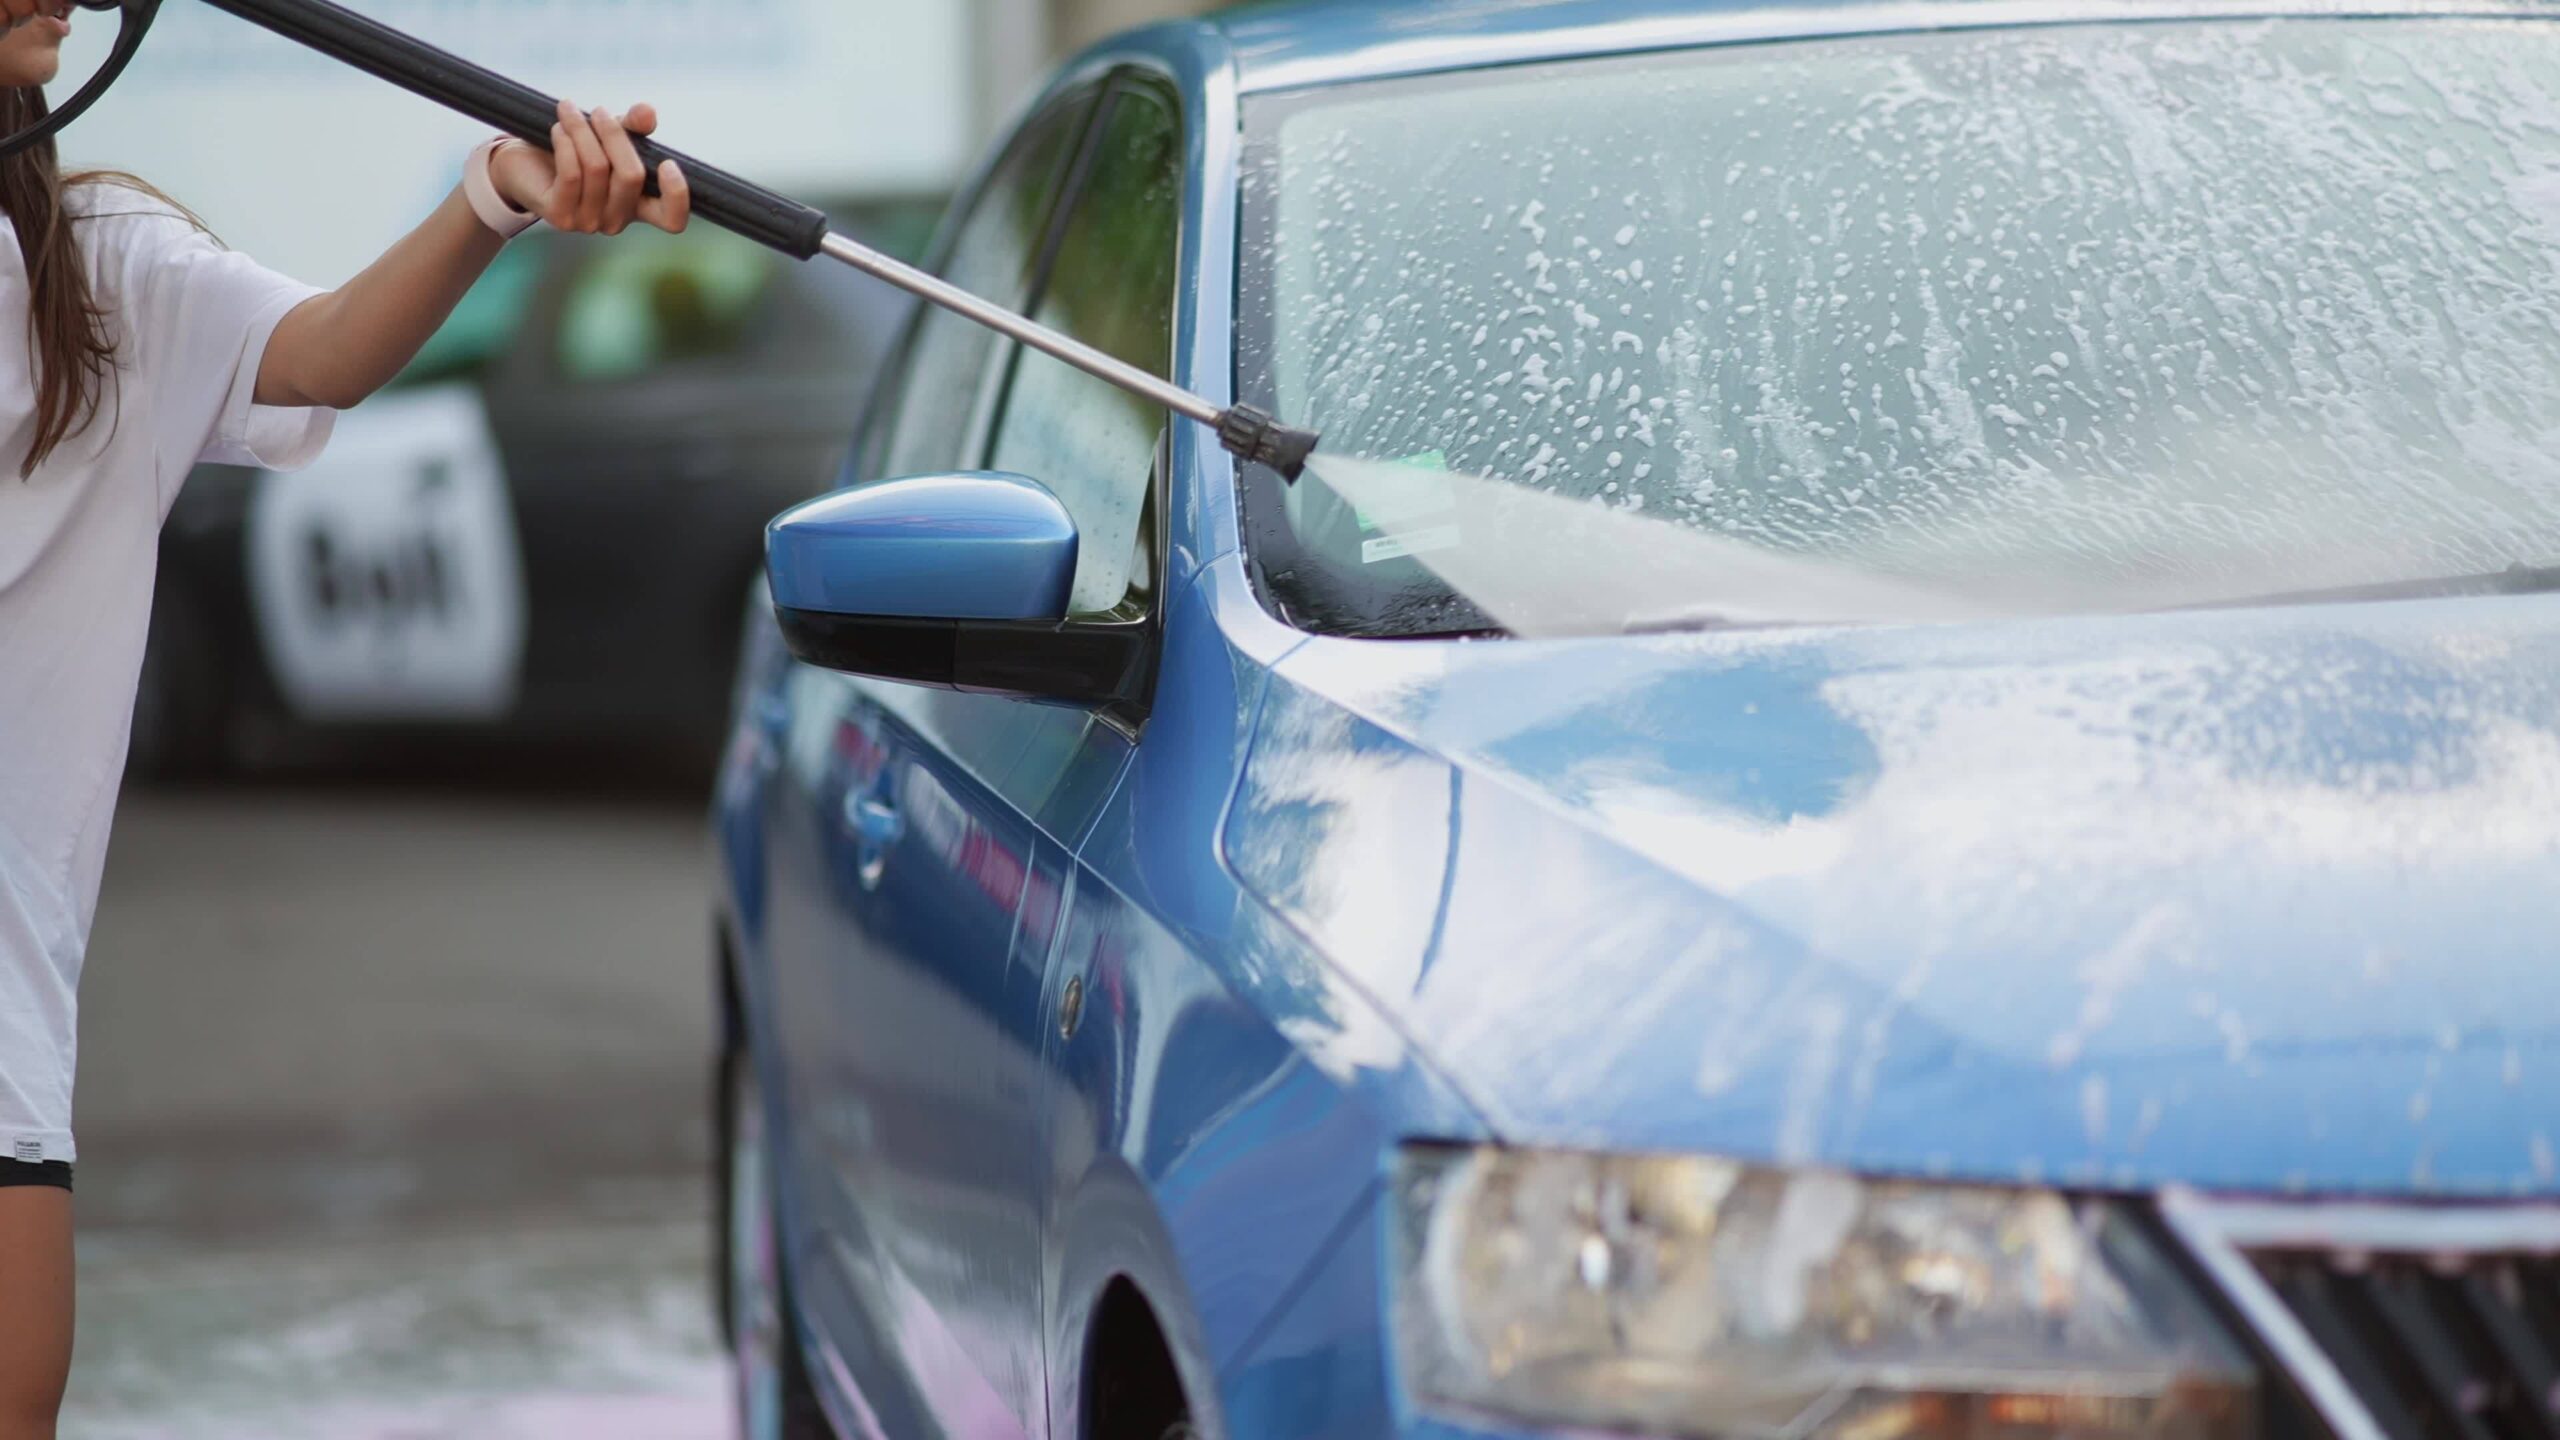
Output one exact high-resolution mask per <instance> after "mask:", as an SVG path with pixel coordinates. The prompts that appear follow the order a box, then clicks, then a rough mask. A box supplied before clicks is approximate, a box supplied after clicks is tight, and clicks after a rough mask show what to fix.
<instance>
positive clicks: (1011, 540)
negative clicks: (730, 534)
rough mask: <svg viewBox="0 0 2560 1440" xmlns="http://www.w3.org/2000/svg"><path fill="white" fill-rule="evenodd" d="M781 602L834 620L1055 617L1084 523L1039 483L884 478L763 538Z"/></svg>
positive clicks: (995, 475) (966, 476)
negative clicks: (854, 617)
mask: <svg viewBox="0 0 2560 1440" xmlns="http://www.w3.org/2000/svg"><path fill="white" fill-rule="evenodd" d="M765 575H766V578H767V579H768V580H769V581H770V582H771V585H772V589H773V603H774V604H776V605H779V606H781V607H782V608H784V609H786V610H814V611H817V612H819V613H821V614H827V615H877V616H888V617H896V618H900V619H916V620H1055V619H1058V618H1059V617H1060V616H1063V615H1065V614H1066V613H1067V594H1068V591H1069V590H1070V589H1072V588H1073V586H1074V584H1075V578H1076V525H1075V521H1074V520H1073V519H1072V518H1071V517H1069V515H1068V514H1067V507H1065V506H1064V505H1061V504H1059V503H1058V497H1057V496H1055V495H1052V494H1050V493H1049V490H1048V487H1046V486H1044V485H1042V484H1041V483H1040V482H1039V481H1037V480H1033V479H1029V478H1027V477H1025V476H1021V475H1006V474H1002V473H1000V472H997V471H991V470H977V471H969V472H965V473H962V474H956V475H917V476H911V477H908V478H905V479H900V480H883V481H880V482H878V483H876V484H871V485H862V486H857V487H855V488H853V489H850V490H838V491H836V492H834V493H833V494H829V495H821V496H819V497H818V498H816V499H814V500H811V501H808V502H806V503H804V504H800V505H795V506H793V507H792V508H791V509H789V510H786V511H784V512H782V513H781V514H780V515H777V516H775V517H774V519H773V523H772V524H771V525H770V526H768V527H767V528H766V530H765Z"/></svg>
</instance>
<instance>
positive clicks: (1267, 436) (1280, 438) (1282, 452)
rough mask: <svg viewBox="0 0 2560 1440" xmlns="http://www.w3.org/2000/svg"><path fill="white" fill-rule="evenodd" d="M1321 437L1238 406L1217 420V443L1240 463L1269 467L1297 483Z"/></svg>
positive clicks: (1266, 411)
mask: <svg viewBox="0 0 2560 1440" xmlns="http://www.w3.org/2000/svg"><path fill="white" fill-rule="evenodd" d="M1319 438H1321V437H1319V436H1318V435H1317V434H1316V433H1315V432H1314V431H1312V430H1297V429H1293V428H1291V427H1289V426H1287V425H1283V424H1281V423H1280V422H1279V421H1278V420H1275V419H1273V418H1272V416H1271V412H1270V411H1268V410H1262V409H1257V408H1256V407H1254V406H1251V405H1237V406H1234V407H1232V408H1230V409H1229V410H1228V411H1227V413H1225V414H1224V415H1221V416H1219V417H1218V441H1219V443H1220V444H1223V445H1225V446H1226V447H1227V453H1228V454H1230V455H1233V456H1235V457H1236V458H1237V459H1239V460H1250V461H1253V462H1255V463H1257V464H1262V465H1268V466H1270V467H1271V468H1272V469H1274V470H1277V471H1279V472H1280V478H1281V479H1283V480H1289V481H1295V480H1296V479H1297V478H1298V476H1299V475H1301V474H1303V473H1304V472H1305V471H1306V468H1307V457H1308V456H1309V455H1311V454H1313V453H1314V452H1315V448H1316V441H1317V440H1318V439H1319Z"/></svg>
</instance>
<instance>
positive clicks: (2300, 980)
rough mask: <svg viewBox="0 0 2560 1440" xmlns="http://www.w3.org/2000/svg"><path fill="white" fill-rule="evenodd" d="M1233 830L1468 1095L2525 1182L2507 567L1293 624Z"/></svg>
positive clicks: (2555, 687) (2528, 805)
mask: <svg viewBox="0 0 2560 1440" xmlns="http://www.w3.org/2000/svg"><path fill="white" fill-rule="evenodd" d="M1227 851H1228V856H1229V861H1230V863H1231V864H1232V865H1233V866H1234V867H1235V869H1236V871H1237V873H1238V875H1239V877H1240V879H1241V880H1242V881H1243V883H1244V884H1245V885H1246V886H1247V887H1248V889H1250V890H1252V891H1253V892H1254V893H1256V894H1257V895H1258V896H1260V897H1261V898H1262V899H1263V900H1264V901H1265V902H1266V903H1268V904H1269V905H1270V906H1271V907H1272V908H1273V909H1275V910H1276V911H1278V912H1279V913H1280V914H1281V915H1282V916H1283V917H1284V918H1286V919H1287V920H1288V921H1290V923H1291V924H1292V925H1293V926H1294V927H1295V928H1296V929H1297V930H1298V931H1300V932H1301V933H1302V934H1304V935H1307V936H1308V937H1310V938H1311V939H1312V940H1313V941H1314V942H1315V944H1316V945H1317V946H1318V947H1319V948H1321V949H1322V950H1323V951H1324V952H1325V954H1326V956H1327V959H1328V961H1329V964H1328V966H1327V967H1326V968H1325V971H1324V974H1325V977H1326V979H1325V982H1324V983H1330V984H1338V985H1343V986H1348V987H1354V988H1356V989H1357V990H1358V991H1361V992H1364V993H1365V994H1366V995H1367V996H1368V997H1370V998H1371V999H1373V1000H1374V1001H1376V1002H1377V1003H1378V1004H1379V1005H1381V1006H1383V1007H1384V1008H1385V1010H1386V1011H1387V1012H1388V1014H1389V1015H1390V1016H1391V1017H1392V1019H1393V1023H1394V1025H1395V1027H1396V1029H1397V1030H1398V1031H1400V1032H1401V1033H1402V1035H1403V1036H1406V1037H1409V1038H1410V1040H1411V1042H1412V1043H1413V1044H1414V1045H1416V1046H1417V1047H1419V1048H1420V1049H1421V1050H1422V1051H1423V1052H1424V1053H1426V1054H1427V1055H1429V1056H1430V1057H1431V1058H1432V1060H1433V1061H1434V1062H1435V1063H1436V1064H1437V1065H1438V1066H1439V1067H1441V1068H1442V1069H1443V1070H1444V1071H1445V1072H1446V1073H1447V1074H1448V1075H1449V1076H1450V1077H1451V1078H1452V1079H1453V1080H1454V1081H1455V1082H1456V1083H1457V1084H1458V1085H1459V1086H1460V1087H1461V1088H1462V1089H1463V1090H1465V1091H1466V1092H1467V1093H1468V1094H1469V1095H1470V1097H1471V1098H1473V1100H1474V1101H1475V1102H1476V1103H1477V1104H1478V1105H1479V1107H1480V1108H1482V1109H1483V1110H1484V1111H1485V1113H1486V1115H1487V1116H1488V1118H1489V1119H1490V1120H1491V1122H1492V1123H1493V1124H1494V1126H1495V1127H1496V1128H1497V1129H1498V1130H1499V1131H1500V1132H1501V1133H1503V1134H1504V1135H1505V1136H1506V1137H1507V1138H1511V1139H1516V1140H1521V1141H1536V1142H1541V1143H1588V1144H1606V1145H1613V1146H1631V1147H1647V1148H1651V1147H1662V1148H1675V1149H1683V1150H1713V1151H1723V1152H1729V1153H1737V1154H1743V1155H1749V1156H1756V1157H1762V1158H1783V1159H1790V1160H1806V1161H1824V1162H1832V1163H1840V1164H1848V1165H1855V1166H1860V1167H1868V1168H1876V1169H1884V1170H1892V1171H1899V1172H1909V1173H1923V1174H1953V1175H1966V1176H1972V1177H1976V1178H1985V1179H1996V1180H2015V1179H2034V1178H2041V1179H2045V1180H2050V1181H2069V1182H2077V1183H2085V1184H2098V1185H2123V1186H2142V1185H2151V1184H2157V1183H2163V1182H2169V1181H2180V1182H2186V1183H2192V1184H2198V1185H2205V1186H2213V1187H2226V1188H2245V1189H2265V1190H2284V1189H2292V1190H2305V1189H2309V1190H2358V1191H2394V1190H2415V1191H2424V1192H2445V1193H2452V1192H2460V1193H2474V1194H2506V1193H2513V1192H2517V1191H2523V1190H2530V1191H2535V1192H2542V1193H2549V1192H2553V1191H2555V1190H2560V1183H2556V1182H2560V1157H2556V1156H2555V1152H2554V1146H2555V1144H2560V606H2555V605H2554V604H2552V603H2551V602H2549V601H2548V600H2540V599H2533V598H2515V599H2483V600H2464V601H2430V602H2413V603H2403V604H2389V605H2382V604H2376V605H2355V606H2331V607H2319V608H2304V609H2297V610H2269V611H2258V612H2238V613H2224V614H2213V615H2206V614H2186V615H2162V616H2141V617H2115V618H2106V619H2081V620H2054V621H2041V622H2035V623H2031V624H2015V625H1997V626H1992V625H1983V626H1948V627H1937V628H1926V629H1899V630H1864V631H1833V632H1823V633H1800V634H1792V635H1790V634H1784V633H1767V634H1758V635H1725V636H1712V637H1698V636H1692V637H1679V638H1652V639H1644V640H1601V641H1587V642H1562V643H1539V644H1507V645H1506V644H1475V645H1388V644H1374V643H1371V644H1362V643H1356V642H1334V641H1317V642H1313V643H1311V644H1309V645H1308V646H1306V647H1304V648H1302V649H1301V650H1300V651H1299V652H1298V653H1297V654H1296V655H1295V656H1293V657H1292V658H1291V659H1290V660H1289V661H1288V662H1287V663H1285V664H1284V665H1282V666H1281V667H1280V669H1279V671H1278V672H1277V675H1276V677H1275V680H1274V683H1273V687H1272V692H1271V695H1270V698H1269V699H1268V701H1267V702H1266V706H1265V713H1264V717H1263V721H1262V724H1261V727H1260V730H1259V733H1258V735H1257V739H1256V742H1255V751H1254V755H1253V759H1252V761H1251V763H1250V765H1249V766H1248V770H1247V775H1246V778H1245V782H1244V784H1243V787H1242V789H1241V791H1240V793H1239V795H1238V798H1237V803H1236V805H1235V806H1234V808H1233V811H1232V813H1231V818H1230V820H1229V824H1228V833H1227ZM1316 1008H1317V1011H1318V1013H1319V1017H1320V1015H1321V1009H1322V1007H1321V1006H1319V1007H1316ZM1301 1029H1302V1031H1303V1036H1304V1040H1305V1043H1307V1044H1308V1045H1309V1047H1310V1049H1311V1050H1313V1051H1316V1052H1318V1058H1319V1059H1328V1058H1329V1059H1332V1060H1336V1061H1341V1062H1344V1063H1357V1062H1358V1060H1359V1059H1360V1057H1359V1056H1358V1055H1357V1054H1348V1055H1345V1054H1334V1055H1330V1056H1328V1055H1326V1054H1324V1053H1323V1052H1324V1051H1325V1050H1326V1048H1327V1047H1333V1048H1335V1049H1340V1048H1342V1047H1352V1048H1354V1049H1356V1048H1357V1045H1358V1043H1359V1042H1358V1038H1357V1035H1356V1027H1341V1026H1329V1025H1326V1024H1324V1023H1321V1019H1320V1018H1319V1019H1317V1020H1306V1021H1304V1022H1303V1023H1302V1025H1301Z"/></svg>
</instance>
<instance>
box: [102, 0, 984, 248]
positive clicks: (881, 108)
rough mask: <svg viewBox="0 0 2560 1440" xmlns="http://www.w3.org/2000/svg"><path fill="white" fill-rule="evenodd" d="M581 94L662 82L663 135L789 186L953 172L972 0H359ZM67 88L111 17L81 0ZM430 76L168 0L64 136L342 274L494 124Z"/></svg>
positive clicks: (964, 99) (808, 188) (596, 97)
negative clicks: (368, 62) (421, 86)
mask: <svg viewBox="0 0 2560 1440" xmlns="http://www.w3.org/2000/svg"><path fill="white" fill-rule="evenodd" d="M352 5H353V8H355V9H357V10H360V11H362V12H364V13H365V14H368V15H371V16H373V17H374V18H376V19H379V20H381V21H383V22H384V23H386V24H389V25H391V26H393V27H395V28H397V29H401V30H404V31H407V32H409V33H411V34H414V35H416V36H418V37H419V38H421V39H423V40H427V41H429V42H431V43H433V44H436V45H439V46H442V47H444V48H446V49H449V50H451V51H453V52H455V53H456V54H459V55H461V56H463V57H464V58H465V59H469V60H472V61H475V62H477V63H479V64H482V65H485V66H487V67H489V68H490V69H493V70H496V71H498V72H500V73H501V74H505V75H509V76H511V77H512V78H514V79H517V80H521V81H523V82H524V83H526V84H528V85H531V86H534V87H535V88H537V89H539V90H542V91H544V92H546V93H549V94H554V95H565V96H567V97H569V98H571V99H573V100H577V101H579V102H581V103H583V104H585V105H588V106H596V105H611V106H614V107H615V108H617V109H619V108H622V107H624V106H627V105H629V104H631V103H633V102H636V101H640V100H647V101H650V102H652V103H654V104H655V105H657V106H658V108H659V109H660V111H661V112H662V113H663V114H664V117H665V131H664V133H665V137H666V140H667V143H668V144H670V145H672V146H674V147H675V148H676V149H678V150H681V151H684V152H686V153H689V154H692V155H696V156H698V157H700V158H701V159H702V160H704V161H707V162H709V163H711V164H715V165H718V166H720V167H722V168H724V169H727V170H731V171H734V172H736V173H738V174H741V175H744V176H746V177H748V178H750V179H753V180H756V181H759V182H761V183H764V184H768V185H772V186H775V187H776V188H778V189H781V190H783V191H784V192H785V193H793V194H800V195H803V196H804V197H805V198H809V199H811V200H813V201H823V200H825V199H828V198H831V197H833V196H836V195H847V194H866V193H920V192H925V191H930V190H934V189H937V188H940V187H944V186H947V185H948V184H949V183H950V182H951V180H952V178H953V177H954V175H955V174H956V173H957V172H958V171H959V169H960V168H961V167H962V165H963V164H964V163H965V161H966V160H967V158H968V152H969V150H970V148H971V146H972V144H973V141H972V135H973V128H972V127H973V121H974V114H973V107H974V104H975V96H974V95H973V93H972V88H973V75H974V71H973V66H972V60H971V54H970V48H969V36H970V29H971V26H972V25H973V24H974V23H976V22H977V20H978V18H979V17H978V7H977V5H976V4H974V3H971V0H923V3H918V0H352ZM72 23H73V27H74V33H73V37H72V39H71V41H70V42H68V45H67V47H66V63H65V67H64V74H65V77H66V81H65V83H63V84H57V85H56V86H55V87H54V92H53V93H54V95H55V98H56V99H60V98H63V96H64V95H65V94H67V91H68V88H69V84H70V83H72V82H73V81H74V80H75V79H76V77H83V76H86V75H87V74H89V73H90V72H91V71H92V70H93V69H94V68H95V65H96V58H95V57H96V56H98V55H100V54H102V53H103V52H104V50H105V48H106V46H107V44H108V42H109V41H110V40H111V39H112V38H113V36H114V32H115V19H114V16H112V15H110V14H99V13H95V12H92V11H87V10H82V11H79V12H76V15H75V18H74V20H73V22H72ZM487 133H488V132H487V130H486V129H485V127H482V126H479V125H477V124H475V123H473V122H471V121H468V120H464V119H462V118H461V117H459V116H456V115H454V114H452V113H451V112H449V111H446V110H444V109H442V108H440V107H438V106H436V105H433V104H431V103H429V102H428V101H425V100H422V99H420V98H418V97H417V96H414V95H411V94H408V93H406V92H405V91H402V90H399V89H397V88H395V87H393V86H391V85H389V84H386V83H384V82H382V81H380V80H376V79H374V78H372V77H371V76H368V75H364V74H362V73H360V72H358V71H355V70H351V69H347V68H345V67H342V66H340V65H338V64H336V63H335V62H333V61H330V60H326V59H324V58H322V57H320V56H318V55H315V54H313V53H311V52H310V51H307V50H304V49H302V48H301V47H299V46H296V45H294V44H292V43H291V42H289V41H286V40H283V39H280V38H278V37H276V36H274V35H271V34H269V33H267V32H266V31H264V30H261V29H259V28H257V27H256V26H253V25H251V24H249V23H248V22H246V21H243V20H239V19H236V18H234V17H232V16H230V15H228V14H225V13H223V12H221V11H218V10H215V9H214V8H212V7H211V6H209V5H203V4H198V3H194V0H168V3H167V4H166V5H165V6H164V7H163V8H162V11H161V16H160V22H159V24H158V26H157V27H156V28H154V29H153V31H152V33H151V39H150V41H149V42H148V43H147V44H146V45H145V46H144V47H143V50H142V54H141V57H140V58H139V59H138V60H137V61H135V63H134V67H133V69H132V71H131V72H130V73H129V74H128V75H127V76H126V77H125V79H124V80H123V81H122V82H121V83H119V84H118V85H117V86H116V88H115V89H114V90H113V91H112V92H110V93H109V94H108V96H107V97H106V99H105V100H103V101H102V102H100V104H99V106H98V108H97V109H96V110H95V111H92V112H91V113H90V114H89V115H88V116H86V117H84V118H83V119H82V120H81V121H80V122H79V123H78V124H76V125H74V126H73V127H72V128H71V129H70V130H68V131H66V132H64V135H63V138H62V157H63V161H64V163H65V164H66V165H71V166H80V165H104V166H111V167H113V168H116V169H122V170H130V171H133V172H134V173H136V174H139V175H141V176H142V177H144V178H145V179H147V180H150V181H151V182H153V183H154V184H156V185H159V186H160V187H161V188H162V189H164V190H167V191H168V192H169V193H171V194H172V195H175V196H176V197H177V198H179V199H180V200H183V201H185V202H186V203H187V204H188V205H189V206H191V207H193V208H194V209H195V210H196V211H197V212H198V213H200V214H202V215H203V216H204V217H205V218H206V219H207V220H208V221H209V222H211V223H212V225H213V228H214V231H215V233H216V234H219V235H220V236H222V238H223V239H224V240H225V241H226V242H228V243H229V244H231V245H232V246H233V247H234V248H236V249H239V250H243V251H246V252H248V253H249V254H252V255H255V256H257V257H258V258H259V259H261V260H263V261H265V262H266V263H267V264H269V265H271V266H274V267H275V268H277V269H279V270H283V271H285V272H287V273H288V274H292V275H296V276H298V277H300V278H302V279H305V280H308V281H310V282H311V283H313V284H316V285H336V284H338V283H340V282H341V281H343V280H345V279H346V278H347V277H348V276H350V275H352V274H354V273H355V272H356V271H357V270H359V269H361V268H363V266H364V265H365V264H366V263H367V262H369V261H370V260H372V259H373V257H374V256H376V255H378V254H380V253H381V252H382V251H383V250H384V249H385V248H386V247H388V246H389V245H390V243H391V242H392V241H393V240H395V239H397V238H398V237H399V236H400V235H401V234H403V233H404V232H406V231H407V230H408V229H409V228H410V227H411V226H413V225H415V224H416V223H417V222H418V221H419V220H420V219H421V218H422V217H423V216H425V214H426V213H427V211H428V210H429V209H430V208H432V207H433V206H434V204H435V203H436V202H437V201H438V200H439V199H441V198H442V196H443V195H444V193H445V192H446V191H447V190H448V189H449V188H450V187H451V186H452V185H453V183H454V182H455V181H456V180H457V179H459V178H460V175H461V166H462V157H463V155H464V153H465V152H466V151H467V150H468V149H469V148H470V147H471V145H472V144H473V143H475V142H476V141H478V140H481V139H484V138H486V136H487Z"/></svg>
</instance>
